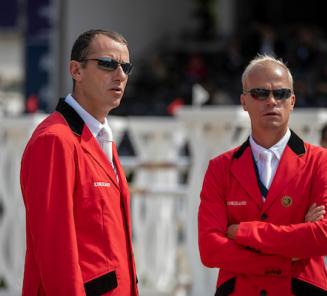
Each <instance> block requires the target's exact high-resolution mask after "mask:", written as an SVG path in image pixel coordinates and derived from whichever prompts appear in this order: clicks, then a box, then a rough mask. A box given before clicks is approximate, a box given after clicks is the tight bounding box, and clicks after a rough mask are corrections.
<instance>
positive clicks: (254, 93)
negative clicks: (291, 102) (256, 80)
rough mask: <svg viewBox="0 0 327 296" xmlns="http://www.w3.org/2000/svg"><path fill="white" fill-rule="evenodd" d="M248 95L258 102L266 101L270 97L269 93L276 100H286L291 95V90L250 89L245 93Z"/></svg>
mask: <svg viewBox="0 0 327 296" xmlns="http://www.w3.org/2000/svg"><path fill="white" fill-rule="evenodd" d="M244 93H245V94H247V93H249V94H250V95H251V97H252V98H254V99H256V100H260V101H264V100H267V99H268V98H269V96H270V93H272V94H273V97H274V98H275V99H276V100H286V99H288V98H289V97H290V96H291V95H292V90H290V89H289V88H280V89H273V90H270V89H265V88H252V89H250V90H248V91H246V92H244Z"/></svg>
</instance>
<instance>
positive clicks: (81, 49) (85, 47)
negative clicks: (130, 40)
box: [70, 29, 128, 61]
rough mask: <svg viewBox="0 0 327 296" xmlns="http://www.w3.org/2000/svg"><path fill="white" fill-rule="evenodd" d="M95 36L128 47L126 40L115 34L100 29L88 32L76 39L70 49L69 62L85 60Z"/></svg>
mask: <svg viewBox="0 0 327 296" xmlns="http://www.w3.org/2000/svg"><path fill="white" fill-rule="evenodd" d="M96 35H105V36H108V37H109V38H111V39H113V40H115V41H117V42H120V43H123V44H126V46H127V45H128V44H127V41H126V39H125V38H124V37H123V36H122V35H121V34H119V33H117V32H114V31H109V30H102V29H96V30H89V31H86V32H84V33H82V34H81V35H79V36H78V38H77V39H76V41H75V43H74V45H73V47H72V52H71V55H70V60H74V61H83V60H84V59H86V57H87V55H88V54H89V49H90V44H91V42H92V40H93V38H94V37H95V36H96Z"/></svg>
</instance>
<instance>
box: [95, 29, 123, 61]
mask: <svg viewBox="0 0 327 296" xmlns="http://www.w3.org/2000/svg"><path fill="white" fill-rule="evenodd" d="M89 53H90V54H92V53H93V54H94V53H96V54H102V55H109V56H111V55H113V56H116V55H117V56H118V57H123V58H126V57H128V56H129V52H128V48H127V45H126V44H125V43H122V42H119V41H116V40H113V39H111V38H110V37H109V36H106V35H102V34H98V35H96V36H94V38H93V39H92V41H91V44H90V48H89Z"/></svg>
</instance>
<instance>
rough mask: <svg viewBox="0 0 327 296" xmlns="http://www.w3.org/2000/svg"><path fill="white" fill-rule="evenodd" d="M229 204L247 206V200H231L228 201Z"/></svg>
mask: <svg viewBox="0 0 327 296" xmlns="http://www.w3.org/2000/svg"><path fill="white" fill-rule="evenodd" d="M227 205H228V206H234V207H239V206H246V205H247V201H246V200H229V201H227Z"/></svg>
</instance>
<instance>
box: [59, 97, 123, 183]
mask: <svg viewBox="0 0 327 296" xmlns="http://www.w3.org/2000/svg"><path fill="white" fill-rule="evenodd" d="M56 111H57V112H59V113H60V114H61V115H62V116H63V117H64V118H65V120H66V122H67V124H68V126H69V127H70V129H71V130H72V132H73V133H75V134H76V135H77V136H79V137H80V143H81V146H82V148H83V149H84V151H86V152H87V153H88V154H89V155H90V156H91V157H92V158H93V159H94V160H95V161H96V162H97V163H98V164H99V165H100V166H101V167H102V168H103V169H104V170H105V172H106V173H107V175H108V176H109V177H110V179H111V180H112V181H113V183H114V184H115V185H116V186H117V187H118V188H119V185H118V183H117V179H116V174H115V172H114V170H113V168H112V165H111V163H110V162H109V160H108V158H107V156H106V155H105V154H104V153H103V151H102V149H101V147H100V146H99V145H98V144H97V142H96V139H95V138H94V136H93V134H92V133H91V131H90V130H89V128H88V127H87V125H86V124H85V123H84V121H83V119H82V118H81V117H80V116H79V115H78V113H77V112H76V111H75V110H74V109H73V108H72V107H71V106H69V105H68V104H67V103H66V102H65V99H64V98H61V99H59V103H58V105H57V107H56ZM116 159H117V158H116ZM116 159H115V158H114V161H116Z"/></svg>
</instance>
